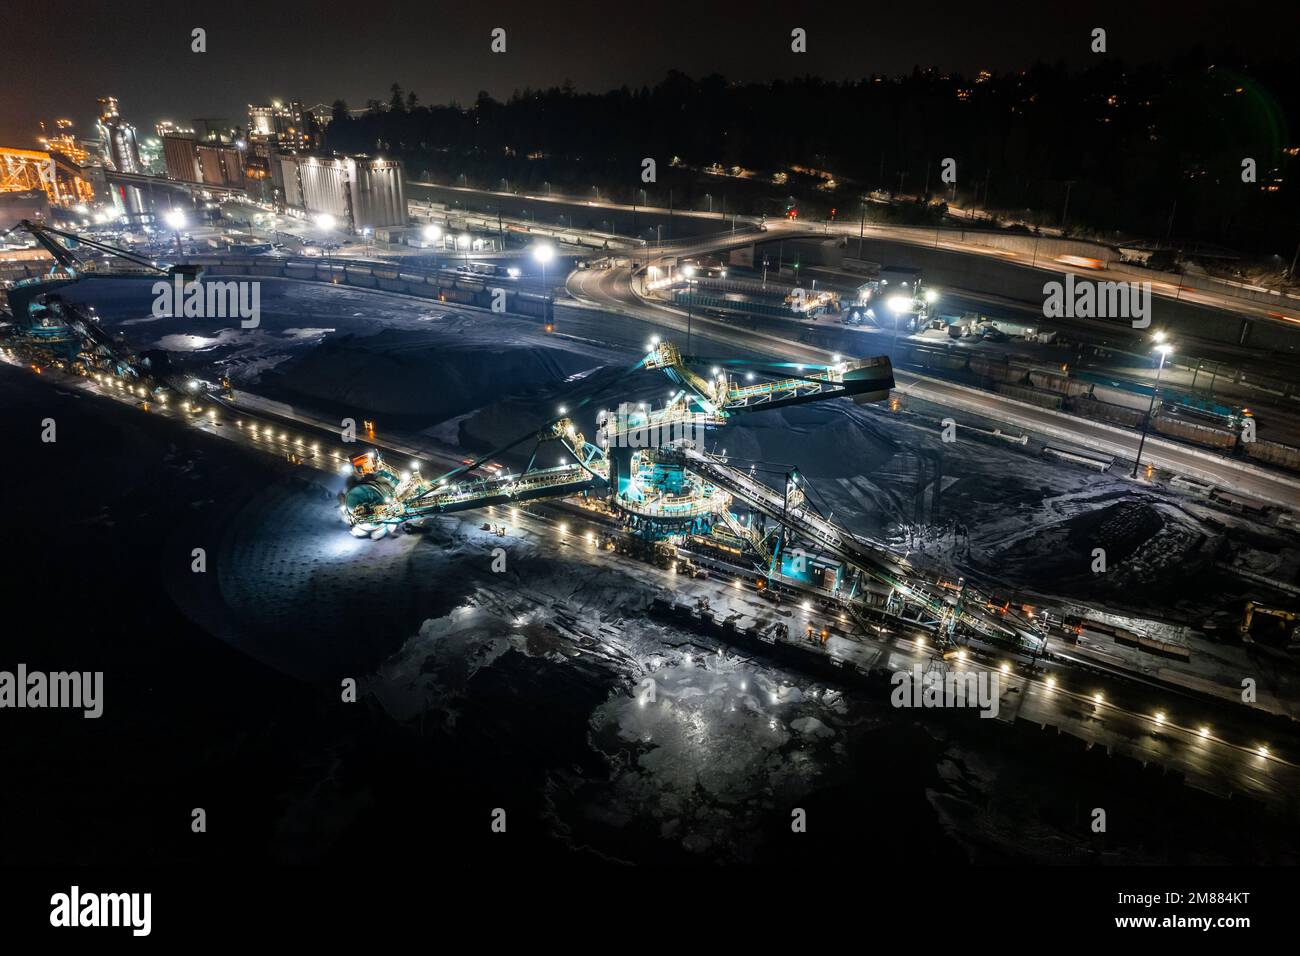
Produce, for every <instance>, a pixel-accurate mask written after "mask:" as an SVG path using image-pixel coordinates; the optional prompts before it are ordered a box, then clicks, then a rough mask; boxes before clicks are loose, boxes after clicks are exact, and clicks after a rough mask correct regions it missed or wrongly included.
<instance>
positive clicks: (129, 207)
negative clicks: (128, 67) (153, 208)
mask: <svg viewBox="0 0 1300 956" xmlns="http://www.w3.org/2000/svg"><path fill="white" fill-rule="evenodd" d="M96 128H97V129H98V130H99V138H100V144H101V149H102V150H103V155H104V165H105V166H106V167H107V168H108V169H111V170H115V171H116V172H119V173H144V172H146V170H145V168H144V163H142V162H141V161H140V146H139V143H138V142H137V141H136V135H135V127H134V126H132V125H131V124H130V123H128V122H126V120H124V119H122V115H121V113H120V112H119V111H118V108H117V97H115V96H103V97H100V99H99V120H98V122H97V123H96ZM112 195H113V196H114V197H115V199H116V200H117V201H120V203H121V205H122V208H123V210H124V211H125V212H126V213H127V214H128V215H132V216H135V215H139V214H140V213H142V212H144V210H145V202H144V197H143V196H141V195H140V190H139V189H137V188H136V187H134V186H122V187H119V188H118V189H117V190H116V191H114V192H113V194H112Z"/></svg>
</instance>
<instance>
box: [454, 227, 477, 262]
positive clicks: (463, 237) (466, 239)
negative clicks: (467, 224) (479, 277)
mask: <svg viewBox="0 0 1300 956" xmlns="http://www.w3.org/2000/svg"><path fill="white" fill-rule="evenodd" d="M472 242H473V240H472V239H471V238H470V235H469V233H468V232H463V233H461V234H460V237H459V238H457V240H456V245H457V246H459V247H460V248H461V249H464V250H465V268H466V269H468V268H469V247H470V244H471V243H472Z"/></svg>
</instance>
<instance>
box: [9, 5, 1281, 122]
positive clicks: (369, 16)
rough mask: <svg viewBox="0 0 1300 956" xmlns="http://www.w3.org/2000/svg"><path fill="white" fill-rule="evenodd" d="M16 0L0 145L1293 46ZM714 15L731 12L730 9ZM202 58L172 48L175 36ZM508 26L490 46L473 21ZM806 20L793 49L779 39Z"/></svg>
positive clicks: (1116, 16) (1226, 31) (1226, 10)
mask: <svg viewBox="0 0 1300 956" xmlns="http://www.w3.org/2000/svg"><path fill="white" fill-rule="evenodd" d="M189 7H190V4H188V3H186V2H184V0H166V2H157V0H114V2H109V0H44V2H39V3H22V2H15V3H13V4H10V5H8V9H7V10H6V12H5V14H4V31H3V34H0V51H3V53H4V62H5V77H4V84H3V87H0V143H3V144H5V145H14V146H26V145H31V144H32V137H33V136H34V135H35V134H36V123H37V121H38V120H40V119H53V118H55V117H58V116H66V117H69V118H71V119H73V120H74V121H75V122H76V124H77V130H78V132H80V133H81V134H83V135H84V134H88V133H89V132H90V129H89V124H90V121H91V119H92V118H93V116H94V112H95V98H96V97H97V96H101V95H114V96H117V97H118V98H119V100H120V101H121V105H122V111H123V113H124V115H125V116H126V117H127V119H128V120H130V121H131V122H133V123H134V124H135V125H136V126H137V127H138V128H139V129H140V130H141V132H145V131H151V130H152V127H153V124H154V122H155V121H157V120H158V119H171V120H173V121H177V122H188V121H189V120H191V119H193V118H195V117H199V116H204V117H224V118H227V119H230V120H232V121H233V122H237V123H244V122H246V105H247V104H248V103H250V102H269V101H270V100H271V99H282V100H287V99H291V98H296V99H300V100H302V101H303V102H305V103H307V104H308V105H311V104H315V103H320V102H324V103H329V102H331V101H333V100H334V99H336V98H340V97H341V98H343V99H345V100H347V102H348V104H349V106H352V107H361V106H364V105H365V102H366V100H367V99H369V98H376V99H383V100H386V99H387V97H388V87H389V85H390V84H391V83H392V82H394V81H397V82H398V83H400V84H401V85H402V87H403V88H404V89H408V90H409V89H413V90H415V91H416V93H417V94H418V95H419V97H420V100H421V102H423V103H439V102H446V101H448V100H451V99H456V100H459V101H460V102H461V103H463V104H468V103H470V102H472V101H473V99H474V97H475V95H476V94H477V92H478V91H479V90H481V89H483V90H487V91H488V92H489V93H491V94H493V95H494V96H496V97H498V98H505V97H508V96H509V95H510V94H511V92H512V91H513V90H515V89H516V88H522V87H524V86H533V87H545V86H551V85H558V84H560V83H561V82H563V81H564V80H565V79H566V78H568V79H571V80H572V81H573V83H574V84H575V86H577V88H578V89H579V90H584V91H585V90H605V89H608V88H610V87H614V86H618V85H621V84H623V83H627V84H628V85H629V86H640V85H641V84H653V83H654V82H655V81H657V80H658V79H660V78H662V76H663V75H664V73H665V72H666V71H668V70H669V69H673V68H677V69H681V70H684V71H686V72H688V73H691V74H694V75H701V74H704V73H709V72H718V73H722V74H724V75H725V76H727V77H728V78H730V79H741V80H762V79H770V78H773V77H778V76H792V75H796V74H803V73H812V74H819V75H821V76H825V77H828V78H833V79H839V78H852V77H860V76H863V75H866V74H869V73H872V72H884V73H899V72H905V71H909V70H910V69H911V68H912V66H913V65H914V64H919V65H922V66H925V65H933V66H935V67H938V68H940V69H944V70H951V71H960V72H965V73H968V74H969V73H973V72H974V71H975V70H977V69H981V68H983V69H991V70H1010V69H1016V68H1019V67H1022V66H1026V65H1028V64H1030V63H1032V62H1033V61H1034V60H1035V59H1045V60H1049V61H1051V60H1056V59H1057V58H1063V59H1065V60H1066V62H1067V63H1069V64H1071V65H1072V66H1073V65H1080V64H1083V63H1085V62H1086V61H1087V59H1088V58H1089V57H1090V56H1091V55H1092V54H1090V53H1089V52H1088V42H1089V31H1090V30H1091V28H1092V27H1095V26H1101V27H1105V28H1106V30H1107V33H1108V40H1109V48H1110V53H1111V55H1113V56H1116V55H1117V56H1120V57H1122V58H1123V59H1124V60H1126V61H1129V62H1137V61H1143V60H1148V59H1160V58H1164V57H1167V56H1169V55H1171V54H1174V53H1177V52H1180V51H1183V50H1186V49H1188V48H1190V47H1192V46H1193V45H1195V44H1196V43H1198V42H1203V43H1206V44H1207V46H1210V47H1211V48H1215V45H1216V44H1218V43H1228V44H1232V45H1234V46H1235V48H1236V49H1237V50H1239V51H1248V52H1249V55H1250V56H1252V57H1255V56H1257V57H1261V58H1262V57H1267V56H1276V55H1289V56H1294V48H1295V44H1296V42H1297V40H1296V37H1297V27H1300V18H1297V14H1296V13H1295V12H1294V11H1295V9H1296V7H1300V4H1295V3H1290V4H1272V3H1254V2H1236V3H1213V2H1211V3H1194V2H1193V3H1175V2H1168V0H1166V2H1164V3H1150V2H1125V3H1111V2H1104V3H1103V2H1093V3H1090V2H1086V0H1077V2H1070V3H1065V4H1062V3H1060V2H1059V0H1056V2H1053V0H1044V2H1042V3H1038V4H1032V5H1027V6H1025V7H1023V8H1022V7H1019V6H1017V5H1012V4H1005V3H998V2H995V0H986V2H979V0H972V2H965V3H947V2H939V3H928V2H919V3H914V4H907V3H898V2H895V3H889V4H884V3H870V2H855V3H852V4H847V3H824V2H801V3H796V2H785V3H775V2H767V0H756V2H750V3H729V4H716V3H715V4H712V5H706V4H702V3H695V4H688V3H681V2H675V0H674V2H659V0H643V2H636V0H633V2H628V0H622V2H613V0H610V2H603V3H595V2H589V0H567V2H561V0H552V2H549V3H548V2H543V0H530V2H526V3H515V2H495V3H470V2H460V3H452V4H449V3H438V2H422V3H418V4H416V3H406V2H394V3H383V2H369V3H366V2H360V0H352V2H348V3H339V2H334V0H296V2H293V3H284V2H278V0H263V2H261V3H254V2H246V0H208V2H205V3H203V4H194V5H193V9H194V11H195V12H193V13H189V12H186V11H187V9H188V8H189ZM725 11H735V12H733V13H728V12H725ZM196 26H201V27H204V28H205V29H206V30H207V31H208V52H207V53H205V54H194V53H191V52H190V30H191V29H192V28H193V27H196ZM496 26H501V27H504V28H505V29H506V30H507V31H508V38H509V49H508V52H507V53H505V54H504V55H493V54H491V53H490V52H489V50H488V43H489V31H490V30H491V29H492V28H493V27H496ZM795 26H801V27H804V28H805V29H806V30H807V31H808V37H809V52H808V53H807V54H806V55H803V56H799V55H795V54H792V53H791V52H790V49H789V43H790V41H789V35H790V30H791V29H792V28H793V27H795Z"/></svg>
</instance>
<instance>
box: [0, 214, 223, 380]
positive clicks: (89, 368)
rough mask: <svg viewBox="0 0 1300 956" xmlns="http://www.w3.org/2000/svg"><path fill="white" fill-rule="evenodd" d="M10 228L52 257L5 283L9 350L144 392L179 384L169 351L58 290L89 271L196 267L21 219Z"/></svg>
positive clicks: (189, 273) (186, 272)
mask: <svg viewBox="0 0 1300 956" xmlns="http://www.w3.org/2000/svg"><path fill="white" fill-rule="evenodd" d="M14 228H15V229H20V228H21V229H25V230H26V231H27V232H28V233H30V234H31V235H32V236H33V238H35V239H36V241H37V242H38V243H39V244H40V245H41V246H42V247H44V248H45V249H46V250H47V251H48V252H49V253H50V255H51V256H53V257H54V261H55V264H54V266H53V267H52V268H51V269H50V271H49V273H47V274H46V275H44V276H40V277H36V278H31V279H23V280H20V281H19V282H16V283H15V284H14V285H13V287H12V288H10V289H9V290H8V302H9V311H10V313H11V314H12V315H13V319H14V321H13V324H12V325H8V326H5V327H4V328H3V335H2V336H0V344H2V345H3V347H4V348H5V349H6V351H8V352H11V353H12V354H13V355H15V356H17V357H19V358H21V359H22V360H23V361H24V362H25V363H27V364H31V365H33V366H35V367H39V366H41V365H52V366H54V367H56V368H59V369H63V370H65V371H69V372H73V373H79V374H95V375H109V376H112V377H114V378H115V379H117V380H118V384H119V386H120V387H123V388H130V389H131V391H132V392H133V393H136V394H140V395H141V396H142V397H149V396H153V397H162V396H164V395H166V394H169V393H178V392H180V391H181V390H182V389H181V387H180V386H179V384H178V383H176V382H174V381H172V378H173V375H172V370H171V367H170V362H169V360H168V358H167V355H166V353H164V352H160V351H155V352H146V353H143V354H140V355H137V354H135V353H134V352H133V351H131V350H130V349H128V348H127V347H126V346H125V345H124V344H123V343H121V342H118V341H116V340H115V339H114V338H113V337H112V336H111V335H109V334H108V333H107V332H105V331H104V330H103V329H101V328H100V327H99V323H98V321H97V320H96V318H95V316H94V314H93V312H94V309H93V307H92V308H90V309H85V308H83V307H82V306H79V305H76V304H74V303H72V302H70V301H68V300H67V299H65V298H64V297H63V296H62V295H61V294H60V293H59V292H58V291H57V290H58V289H61V288H63V287H65V286H68V285H71V284H72V283H74V282H78V281H80V280H82V279H88V278H107V277H113V278H120V277H122V276H144V277H147V278H157V277H160V276H166V277H169V278H170V277H174V276H177V275H180V276H182V277H191V278H197V276H198V272H197V270H196V269H194V268H193V267H190V266H183V265H162V264H159V263H156V262H154V261H152V260H150V259H146V258H144V257H143V256H139V255H136V254H135V253H132V252H127V251H126V250H124V249H118V248H116V247H114V246H110V245H108V244H106V243H102V242H99V241H98V240H94V239H88V238H86V237H84V236H79V235H76V234H74V233H70V232H64V231H63V230H60V229H55V228H53V227H50V226H46V225H44V224H42V223H35V222H31V221H30V220H26V219H24V220H23V221H22V222H20V223H19V224H18V225H17V226H15V227H14ZM59 240H63V242H60V241H59ZM92 253H93V254H94V255H93V256H92V255H91V254H92ZM164 400H165V399H164Z"/></svg>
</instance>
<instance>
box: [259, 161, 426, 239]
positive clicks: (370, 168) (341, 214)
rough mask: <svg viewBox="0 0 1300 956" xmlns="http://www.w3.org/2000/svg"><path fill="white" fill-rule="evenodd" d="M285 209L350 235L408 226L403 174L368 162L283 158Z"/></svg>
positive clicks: (392, 164)
mask: <svg viewBox="0 0 1300 956" xmlns="http://www.w3.org/2000/svg"><path fill="white" fill-rule="evenodd" d="M276 158H277V159H278V163H279V167H280V172H281V176H282V179H283V186H282V188H283V195H284V204H285V207H286V208H287V209H289V210H290V211H296V212H299V213H302V214H305V215H320V214H322V213H327V214H329V215H331V216H333V217H335V219H337V220H338V221H339V222H340V223H346V228H347V229H348V230H349V231H351V232H359V231H360V230H362V229H365V228H367V227H368V228H371V229H379V228H382V227H386V226H403V225H405V224H406V193H405V187H404V184H403V168H402V164H401V162H400V161H398V160H388V159H371V158H370V157H368V156H356V157H353V156H337V157H324V156H302V155H294V154H288V153H286V154H281V155H280V156H278V157H276Z"/></svg>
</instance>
